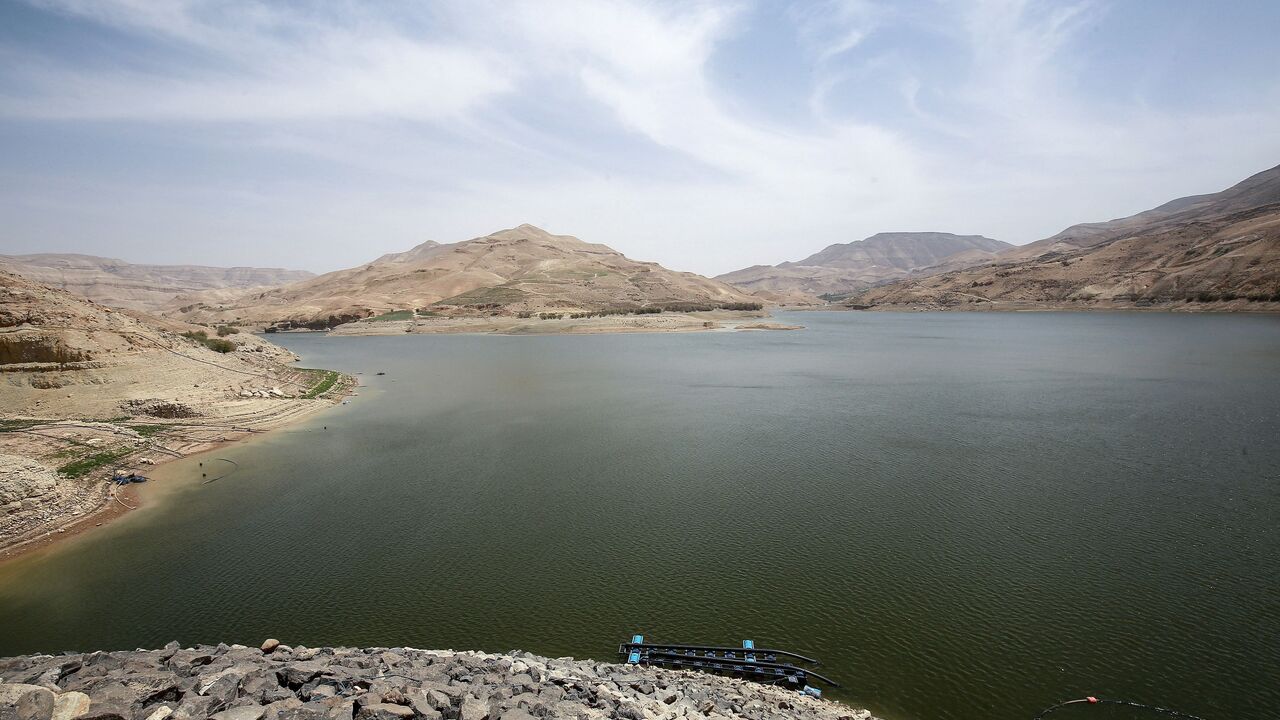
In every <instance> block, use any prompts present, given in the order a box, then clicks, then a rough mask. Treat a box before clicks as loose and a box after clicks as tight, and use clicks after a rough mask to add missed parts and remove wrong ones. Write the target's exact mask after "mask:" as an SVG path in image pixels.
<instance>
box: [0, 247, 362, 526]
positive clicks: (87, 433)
mask: <svg viewBox="0 0 1280 720" xmlns="http://www.w3.org/2000/svg"><path fill="white" fill-rule="evenodd" d="M224 334H225V337H218V335H219V333H218V332H216V331H214V330H210V329H203V328H196V327H193V326H189V325H184V324H182V323H177V322H174V321H172V320H160V319H157V318H153V317H149V316H146V315H143V314H141V313H136V312H134V311H128V310H117V309H112V308H108V307H105V306H102V305H98V304H96V303H94V302H92V301H89V300H85V299H83V298H80V297H77V296H75V295H72V294H70V293H68V292H66V291H64V290H58V289H55V288H50V287H47V286H43V285H40V284H38V283H34V282H31V281H30V280H27V279H26V278H23V277H20V276H18V275H13V274H10V273H6V272H3V271H0V508H3V509H0V548H4V547H6V546H8V545H11V544H13V543H17V542H19V541H23V540H24V539H29V538H32V537H39V536H40V535H41V534H42V533H45V534H47V533H48V532H49V530H50V529H51V528H54V527H60V526H61V525H63V524H65V523H70V522H73V521H75V522H79V521H80V520H83V519H84V518H86V517H88V516H89V515H91V514H93V513H95V512H97V511H98V510H100V509H102V508H103V507H104V505H106V504H107V503H110V504H111V507H113V508H116V507H118V508H119V509H123V508H125V507H129V506H130V505H129V504H128V501H126V500H118V501H117V498H116V496H115V495H112V494H110V493H109V492H108V491H109V490H110V489H111V487H112V486H111V485H109V484H106V483H102V482H101V480H104V479H106V478H108V477H110V476H111V474H112V472H113V471H114V470H117V469H138V468H139V466H140V465H149V464H153V463H155V462H160V461H162V460H164V459H166V458H171V457H175V456H181V455H182V454H183V453H185V452H189V451H192V450H196V449H201V448H203V447H207V446H208V444H211V443H218V442H221V441H223V440H225V439H227V438H228V437H231V436H237V435H242V434H245V433H249V432H255V431H258V430H261V429H265V428H269V427H273V426H276V425H279V424H282V423H284V422H287V421H289V420H292V419H295V418H298V417H301V416H304V415H306V414H308V413H310V412H312V411H315V410H319V409H320V408H322V407H326V406H328V405H329V404H330V403H331V402H332V399H331V398H332V397H333V396H334V395H335V394H337V393H340V392H342V388H343V386H344V385H345V383H346V382H347V381H346V380H343V379H342V378H340V377H339V376H338V374H337V373H326V372H324V371H308V370H300V369H297V368H293V367H290V366H288V365H287V364H286V363H289V362H292V361H293V360H295V359H296V358H295V356H294V355H293V353H291V352H288V351H286V350H284V349H282V348H279V347H277V346H275V345H272V344H271V343H269V342H266V341H265V340H263V339H262V338H259V337H255V336H253V335H250V334H247V333H232V332H230V331H229V330H228V331H224ZM335 386H337V387H335ZM322 394H323V395H327V396H329V398H330V399H326V398H321V397H319V396H320V395H322ZM55 469H56V472H55ZM85 522H88V521H87V520H85Z"/></svg>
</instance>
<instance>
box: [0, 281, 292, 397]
mask: <svg viewBox="0 0 1280 720" xmlns="http://www.w3.org/2000/svg"><path fill="white" fill-rule="evenodd" d="M0 300H2V302H0V371H2V372H3V374H2V375H0V378H3V380H2V382H0V399H2V400H3V402H0V406H3V411H0V415H3V416H23V417H46V418H67V417H74V418H102V417H106V418H111V417H119V416H121V415H130V414H134V413H133V412H132V411H131V410H130V408H132V407H136V408H139V412H138V413H137V414H141V415H146V414H149V413H148V412H147V411H146V410H145V407H144V406H145V405H146V404H147V403H151V402H155V403H162V404H163V403H172V402H181V403H183V404H185V405H188V406H190V407H191V408H192V409H193V413H195V414H204V413H205V408H209V407H214V406H216V405H217V404H218V403H219V402H220V401H232V400H237V399H238V398H241V397H242V396H241V394H240V393H241V391H243V390H246V389H250V388H262V387H264V386H265V387H267V388H271V387H275V386H280V387H282V390H281V392H282V393H284V394H291V393H292V392H294V391H296V387H293V388H292V389H289V390H287V389H288V388H291V385H296V384H295V383H293V380H294V379H295V378H294V375H296V371H294V370H292V369H291V368H288V367H286V366H285V365H282V364H281V363H282V362H290V361H292V360H293V359H294V356H293V354H292V353H290V352H288V351H286V350H284V349H282V348H280V347H278V346H275V345H272V344H271V343H269V342H266V341H265V340H263V339H262V338H260V337H256V336H254V335H252V334H250V333H235V334H228V335H227V337H226V338H218V337H217V333H215V332H214V331H213V330H210V329H206V328H197V327H193V326H190V325H186V324H184V323H179V322H175V321H173V320H165V319H161V318H155V317H151V316H148V315H145V314H143V313H140V312H137V311H132V310H119V309H113V308H108V307H105V306H103V305H99V304H97V303H94V302H92V301H90V300H85V299H84V298H81V297H78V296H76V295H73V294H71V293H69V292H67V291H65V290H59V289H57V288H51V287H48V286H45V285H40V284H39V283H35V282H31V281H30V280H28V279H26V278H24V277H21V276H19V275H14V274H11V273H7V272H3V271H0ZM182 333H193V334H195V335H194V336H193V337H189V336H184V335H183V334H182ZM197 333H203V338H202V337H201V336H200V335H198V334H197ZM224 351H225V352H224Z"/></svg>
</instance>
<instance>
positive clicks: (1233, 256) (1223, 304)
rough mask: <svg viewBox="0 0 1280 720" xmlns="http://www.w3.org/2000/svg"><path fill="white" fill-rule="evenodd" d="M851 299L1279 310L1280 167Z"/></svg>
mask: <svg viewBox="0 0 1280 720" xmlns="http://www.w3.org/2000/svg"><path fill="white" fill-rule="evenodd" d="M849 302H850V304H852V305H855V306H868V307H882V308H889V307H895V306H912V307H915V306H925V307H936V308H963V309H999V308H1000V307H1018V306H1023V305H1032V306H1035V305H1054V306H1064V307H1073V308H1081V309H1087V308H1090V307H1133V306H1163V307H1172V308H1180V309H1235V310H1244V309H1270V308H1271V307H1272V306H1273V305H1274V304H1275V303H1277V302H1280V166H1277V167H1274V168H1271V169H1270V170H1265V171H1263V172H1260V173H1257V174H1256V175H1253V176H1251V177H1249V178H1247V179H1245V180H1243V181H1242V182H1240V183H1237V184H1236V185H1233V186H1232V187H1230V188H1227V189H1226V190H1223V191H1221V192H1217V193H1210V194H1206V195H1193V196H1189V197H1184V198H1178V199H1176V200H1173V201H1170V202H1167V203H1164V204H1163V205H1160V206H1159V207H1156V208H1153V209H1151V210H1147V211H1144V212H1140V213H1137V214H1136V215H1132V216H1129V217H1125V218H1119V219H1116V220H1109V221H1107V222H1099V223H1082V224H1079V225H1073V226H1071V227H1069V228H1067V229H1065V230H1063V231H1062V232H1060V233H1057V234H1056V235H1053V236H1051V237H1048V238H1045V239H1043V240H1039V241H1036V242H1033V243H1029V244H1027V245H1023V246H1020V247H1015V248H1011V249H1009V250H1006V251H1004V252H1001V253H1000V254H998V255H996V256H995V257H994V258H991V259H989V260H985V261H983V262H982V263H980V264H978V265H975V266H973V267H970V268H967V269H962V270H952V271H948V272H943V273H939V274H935V275H932V276H929V277H924V278H920V279H908V280H904V281H899V282H896V283H893V284H891V285H885V286H882V287H876V288H872V289H870V290H867V291H865V292H863V293H861V294H860V295H858V296H856V297H853V298H850V300H849Z"/></svg>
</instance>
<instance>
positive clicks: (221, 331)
mask: <svg viewBox="0 0 1280 720" xmlns="http://www.w3.org/2000/svg"><path fill="white" fill-rule="evenodd" d="M238 334H240V328H234V327H231V326H230V325H219V326H218V337H226V336H228V335H238Z"/></svg>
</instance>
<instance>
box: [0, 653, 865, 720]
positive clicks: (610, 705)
mask: <svg viewBox="0 0 1280 720" xmlns="http://www.w3.org/2000/svg"><path fill="white" fill-rule="evenodd" d="M0 681H2V684H0V706H7V707H9V708H12V710H11V711H10V712H12V713H15V714H14V715H12V716H13V717H17V718H23V719H24V720H25V719H27V718H30V719H34V720H51V719H52V718H57V719H58V720H73V719H74V718H81V719H83V720H166V719H168V720H188V719H190V718H215V719H216V720H286V719H287V720H304V719H305V720H310V719H312V718H314V719H315V720H322V719H335V720H336V719H345V720H364V719H368V720H407V719H408V718H423V719H425V720H442V718H449V719H450V720H533V719H534V718H574V719H578V720H593V719H600V720H603V719H604V718H622V719H624V720H650V719H652V720H659V719H663V718H670V719H672V720H674V719H675V718H699V719H700V720H701V719H703V718H711V719H714V718H749V719H750V720H798V719H812V720H870V719H871V713H869V712H867V711H866V710H854V709H852V708H849V707H846V706H844V705H840V704H838V703H834V702H829V701H824V700H816V699H814V698H810V697H806V696H804V695H801V694H800V693H797V692H795V691H789V690H784V689H781V688H778V687H773V686H768V685H759V684H756V683H751V682H746V681H742V680H731V679H727V678H720V677H715V676H710V675H700V674H695V673H688V672H676V671H668V670H655V669H647V668H640V667H635V666H628V665H612V664H607V663H595V662H591V661H575V660H573V659H572V658H559V659H550V658H544V657H538V656H535V655H530V654H528V653H522V652H512V653H511V654H508V655H490V654H485V653H473V652H452V651H434V650H414V649H409V648H392V649H387V648H371V649H364V650H360V649H349V648H322V649H308V648H303V647H296V648H290V647H288V646H286V645H280V644H279V643H278V642H276V641H274V640H268V641H267V642H265V643H263V645H262V647H261V648H248V647H245V646H243V645H231V646H227V645H218V646H217V647H208V646H201V647H194V648H186V649H183V648H180V647H179V646H178V643H176V642H175V643H170V644H169V645H168V646H166V647H165V649H163V650H154V651H132V652H96V653H87V654H69V655H33V656H26V657H16V658H6V659H0ZM5 717H9V715H5Z"/></svg>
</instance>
